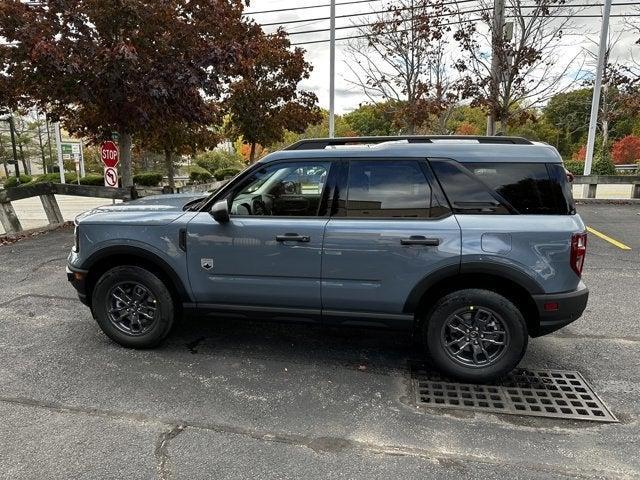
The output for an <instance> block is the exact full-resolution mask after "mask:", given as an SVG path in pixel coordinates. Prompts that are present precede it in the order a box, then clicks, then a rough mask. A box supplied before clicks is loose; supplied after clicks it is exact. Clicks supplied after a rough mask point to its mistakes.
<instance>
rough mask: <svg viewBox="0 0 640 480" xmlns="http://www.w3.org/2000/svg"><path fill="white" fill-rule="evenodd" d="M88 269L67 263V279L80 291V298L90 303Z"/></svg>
mask: <svg viewBox="0 0 640 480" xmlns="http://www.w3.org/2000/svg"><path fill="white" fill-rule="evenodd" d="M87 273H88V272H87V271H86V270H81V269H79V268H75V267H72V266H71V265H67V280H69V282H70V283H71V285H73V288H75V289H76V291H77V292H78V298H79V299H80V301H81V302H82V303H84V304H85V305H87V306H91V305H89V298H88V295H87Z"/></svg>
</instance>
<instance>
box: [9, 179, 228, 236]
mask: <svg viewBox="0 0 640 480" xmlns="http://www.w3.org/2000/svg"><path fill="white" fill-rule="evenodd" d="M227 181H228V180H223V181H220V182H213V183H203V184H199V185H190V186H186V187H181V188H178V189H177V190H178V192H179V193H203V194H205V193H208V192H210V191H212V190H217V189H218V188H220V187H221V186H223V185H224V184H225V183H227ZM168 193H173V192H172V191H171V189H170V188H169V187H131V188H110V187H100V186H89V185H73V184H68V183H67V184H61V183H36V184H33V185H23V186H21V187H18V188H9V189H6V190H0V223H1V224H2V226H3V228H4V231H5V232H6V233H9V234H13V233H19V232H22V231H23V228H22V225H21V223H20V219H19V218H18V216H17V215H16V212H15V210H14V208H13V205H11V202H14V201H16V200H22V199H24V198H31V197H40V201H41V202H42V206H43V207H44V212H45V214H46V216H47V221H48V222H49V225H52V226H55V225H60V224H62V223H64V218H63V216H62V213H61V212H60V207H59V206H58V202H57V200H56V197H55V196H56V195H73V196H77V197H93V198H106V199H113V200H124V201H129V200H135V199H136V198H141V197H148V196H151V195H160V194H168Z"/></svg>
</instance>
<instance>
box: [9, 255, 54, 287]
mask: <svg viewBox="0 0 640 480" xmlns="http://www.w3.org/2000/svg"><path fill="white" fill-rule="evenodd" d="M66 259H67V257H66V256H64V257H55V258H50V259H49V260H45V261H44V262H40V263H38V264H36V265H35V266H34V267H32V268H31V269H30V270H29V271H28V272H27V274H26V275H25V276H24V277H23V278H21V279H20V280H18V281H17V282H16V283H23V282H26V281H27V280H29V279H30V278H31V276H32V275H33V274H34V273H36V272H37V271H38V270H40V269H41V268H42V267H44V266H45V265H47V264H49V263H53V262H58V261H62V260H66Z"/></svg>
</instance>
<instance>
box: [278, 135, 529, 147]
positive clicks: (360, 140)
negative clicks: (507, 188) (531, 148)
mask: <svg viewBox="0 0 640 480" xmlns="http://www.w3.org/2000/svg"><path fill="white" fill-rule="evenodd" d="M398 140H406V141H407V142H409V143H434V140H436V141H437V140H476V141H477V142H478V143H490V144H512V145H533V143H532V142H531V141H529V140H527V139H526V138H522V137H503V136H495V137H483V136H474V135H404V136H397V137H342V138H308V139H304V140H299V141H297V142H296V143H294V144H291V145H289V146H288V147H287V148H285V150H323V149H325V148H327V147H335V146H341V145H359V144H360V145H364V144H372V143H374V144H375V143H383V142H394V141H398Z"/></svg>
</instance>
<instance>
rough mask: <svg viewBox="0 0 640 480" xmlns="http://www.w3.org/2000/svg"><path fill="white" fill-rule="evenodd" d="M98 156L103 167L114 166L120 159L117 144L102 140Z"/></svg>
mask: <svg viewBox="0 0 640 480" xmlns="http://www.w3.org/2000/svg"><path fill="white" fill-rule="evenodd" d="M100 158H101V160H102V163H104V166H105V167H111V168H114V167H115V166H117V165H118V162H119V161H120V154H119V151H118V146H117V145H116V144H115V143H113V142H111V141H108V142H103V143H102V145H101V146H100Z"/></svg>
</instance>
